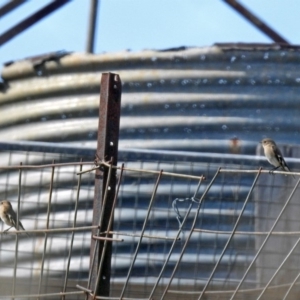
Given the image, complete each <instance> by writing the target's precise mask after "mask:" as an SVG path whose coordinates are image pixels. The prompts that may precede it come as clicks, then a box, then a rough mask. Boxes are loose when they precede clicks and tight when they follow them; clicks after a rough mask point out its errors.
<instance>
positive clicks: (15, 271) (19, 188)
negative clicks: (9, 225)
mask: <svg viewBox="0 0 300 300" xmlns="http://www.w3.org/2000/svg"><path fill="white" fill-rule="evenodd" d="M20 166H22V163H20ZM21 192H22V169H21V168H20V169H19V179H18V206H17V224H16V226H17V230H19V214H20V200H21ZM15 240H16V244H15V263H14V275H13V285H12V294H13V296H14V295H15V292H16V279H17V265H18V249H19V234H16V238H15Z"/></svg>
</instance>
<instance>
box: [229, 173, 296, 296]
mask: <svg viewBox="0 0 300 300" xmlns="http://www.w3.org/2000/svg"><path fill="white" fill-rule="evenodd" d="M299 183H300V178H299V179H298V181H297V183H296V185H295V187H294V188H293V190H292V192H291V194H290V196H289V198H288V199H287V201H286V202H285V204H284V206H283V208H282V209H281V211H280V213H279V215H278V216H277V218H276V220H275V222H274V224H273V225H272V227H271V229H270V231H269V232H268V234H267V236H266V237H265V239H264V241H263V242H262V244H261V246H260V248H259V249H258V251H257V253H256V255H255V256H254V258H253V259H252V261H251V263H250V265H249V266H248V268H247V270H246V272H245V274H244V275H243V277H242V279H241V280H240V282H239V284H238V285H237V287H236V289H235V291H234V292H233V294H232V296H231V298H230V300H233V299H234V298H235V296H236V294H237V292H238V290H239V289H240V287H241V285H242V284H243V282H244V280H245V278H246V276H247V275H248V273H249V271H250V269H251V267H252V266H253V265H254V263H255V261H256V259H257V258H258V256H259V255H260V253H261V251H262V249H263V248H264V246H265V244H266V243H267V241H268V240H269V238H270V236H271V234H272V232H273V230H274V228H275V226H276V225H277V223H278V222H279V219H280V218H281V216H282V214H283V213H284V211H285V209H286V208H287V206H288V204H289V203H290V201H291V199H292V197H293V195H294V193H295V192H296V190H297V188H298V186H299Z"/></svg>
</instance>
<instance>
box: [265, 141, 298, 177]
mask: <svg viewBox="0 0 300 300" xmlns="http://www.w3.org/2000/svg"><path fill="white" fill-rule="evenodd" d="M261 144H262V146H263V148H264V152H265V156H266V158H267V159H268V161H269V163H270V164H271V165H273V166H274V169H273V170H272V171H275V170H277V169H278V168H280V167H281V168H282V169H283V170H284V171H287V172H291V171H290V169H289V167H288V166H287V164H286V162H285V160H284V158H283V156H282V154H281V152H280V150H279V148H278V147H277V145H276V143H275V142H274V141H273V140H271V139H268V138H266V139H263V140H262V141H261ZM293 177H294V176H293ZM294 178H295V177H294Z"/></svg>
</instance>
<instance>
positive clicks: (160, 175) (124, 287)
mask: <svg viewBox="0 0 300 300" xmlns="http://www.w3.org/2000/svg"><path fill="white" fill-rule="evenodd" d="M162 173H163V170H161V171H160V173H159V175H158V177H157V180H156V183H155V186H154V189H153V193H152V196H151V199H150V202H149V205H148V210H147V214H146V217H145V220H144V224H143V227H142V230H141V234H140V238H139V240H138V243H137V246H136V249H135V253H134V255H133V258H132V261H131V265H130V267H129V270H128V274H127V277H126V280H125V283H124V286H123V289H122V292H121V294H120V298H119V299H120V300H121V299H122V298H123V296H124V293H125V290H126V287H127V285H128V282H129V277H130V275H131V272H132V269H133V265H134V263H135V260H136V258H137V255H138V252H139V249H140V246H141V243H142V239H143V234H144V232H145V229H146V225H147V221H148V218H149V215H150V211H151V208H152V204H153V202H154V199H155V197H156V192H157V189H158V185H159V182H160V179H161V177H162Z"/></svg>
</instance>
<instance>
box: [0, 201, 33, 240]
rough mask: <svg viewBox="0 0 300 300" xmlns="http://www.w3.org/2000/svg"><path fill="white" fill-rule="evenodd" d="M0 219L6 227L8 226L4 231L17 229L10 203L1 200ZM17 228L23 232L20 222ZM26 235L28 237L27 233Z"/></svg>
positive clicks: (15, 217) (15, 218)
mask: <svg viewBox="0 0 300 300" xmlns="http://www.w3.org/2000/svg"><path fill="white" fill-rule="evenodd" d="M0 218H1V220H2V221H3V222H4V223H5V224H6V225H8V226H10V227H9V228H8V229H6V230H5V231H8V230H9V229H10V228H12V227H15V228H16V229H17V214H16V213H15V211H14V210H13V208H12V206H11V203H10V202H9V201H7V200H2V201H1V202H0ZM19 227H20V228H21V229H23V230H25V228H24V227H23V225H22V223H21V221H19ZM26 234H27V235H28V236H29V234H28V233H26Z"/></svg>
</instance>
